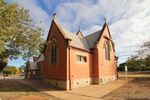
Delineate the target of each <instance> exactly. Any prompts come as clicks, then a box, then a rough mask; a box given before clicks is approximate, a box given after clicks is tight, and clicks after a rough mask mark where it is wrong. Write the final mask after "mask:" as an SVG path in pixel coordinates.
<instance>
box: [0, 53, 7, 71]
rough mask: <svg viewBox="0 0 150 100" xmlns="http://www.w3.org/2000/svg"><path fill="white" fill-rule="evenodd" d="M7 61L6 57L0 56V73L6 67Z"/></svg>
mask: <svg viewBox="0 0 150 100" xmlns="http://www.w3.org/2000/svg"><path fill="white" fill-rule="evenodd" d="M7 63H8V60H7V58H6V57H4V56H2V55H0V71H1V70H2V69H3V68H4V67H6V66H7Z"/></svg>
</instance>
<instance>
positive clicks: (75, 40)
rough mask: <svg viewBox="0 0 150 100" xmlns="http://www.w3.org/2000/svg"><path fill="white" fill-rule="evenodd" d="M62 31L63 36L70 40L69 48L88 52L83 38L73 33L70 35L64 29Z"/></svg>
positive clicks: (87, 46)
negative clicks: (72, 47)
mask: <svg viewBox="0 0 150 100" xmlns="http://www.w3.org/2000/svg"><path fill="white" fill-rule="evenodd" d="M63 30H64V34H65V36H67V38H69V39H71V40H72V41H71V43H70V45H71V46H74V47H78V48H81V49H86V50H89V45H88V43H87V41H86V39H85V38H80V37H78V36H77V35H76V34H74V33H71V32H69V31H67V30H65V29H63Z"/></svg>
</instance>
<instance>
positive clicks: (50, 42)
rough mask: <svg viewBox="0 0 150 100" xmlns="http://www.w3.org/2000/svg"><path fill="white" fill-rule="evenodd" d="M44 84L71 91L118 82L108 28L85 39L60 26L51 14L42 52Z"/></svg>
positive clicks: (105, 26)
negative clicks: (45, 42)
mask: <svg viewBox="0 0 150 100" xmlns="http://www.w3.org/2000/svg"><path fill="white" fill-rule="evenodd" d="M43 78H44V79H43V83H44V84H47V85H54V86H56V87H59V88H62V89H65V90H72V89H74V88H77V87H82V86H86V85H92V84H97V85H100V84H105V83H109V82H112V81H115V80H116V79H117V57H116V56H115V48H114V42H113V40H112V37H111V34H110V31H109V27H108V25H107V23H106V21H105V22H104V25H103V27H102V29H101V30H96V32H94V33H92V34H89V35H87V36H84V35H83V34H82V32H81V31H80V29H79V30H78V32H77V33H76V34H75V33H72V32H69V31H67V30H65V29H64V28H62V27H61V26H60V24H59V23H58V22H57V19H56V13H54V15H53V19H52V22H51V26H50V29H49V33H48V36H47V44H46V46H45V51H44V69H43Z"/></svg>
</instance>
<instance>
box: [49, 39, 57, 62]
mask: <svg viewBox="0 0 150 100" xmlns="http://www.w3.org/2000/svg"><path fill="white" fill-rule="evenodd" d="M57 49H58V42H57V40H56V38H53V39H52V42H51V54H50V55H51V63H56V62H57Z"/></svg>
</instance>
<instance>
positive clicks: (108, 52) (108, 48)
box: [104, 41, 110, 60]
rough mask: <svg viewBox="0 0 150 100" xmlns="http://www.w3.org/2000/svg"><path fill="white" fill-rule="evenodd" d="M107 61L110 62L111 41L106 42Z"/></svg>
mask: <svg viewBox="0 0 150 100" xmlns="http://www.w3.org/2000/svg"><path fill="white" fill-rule="evenodd" d="M104 49H105V60H110V44H109V41H105V42H104Z"/></svg>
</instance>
